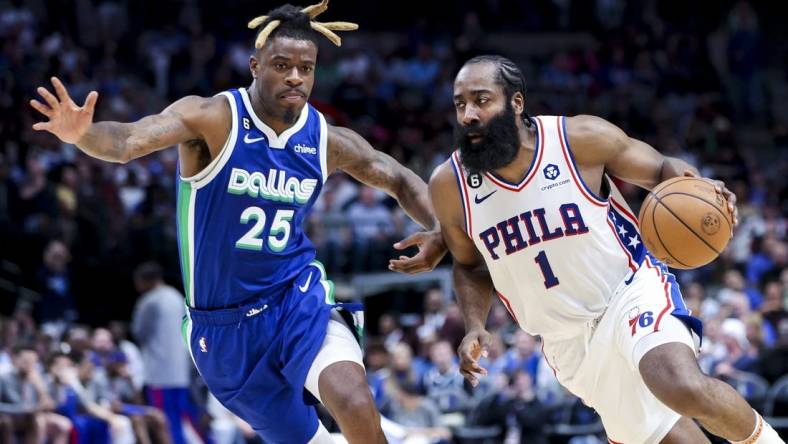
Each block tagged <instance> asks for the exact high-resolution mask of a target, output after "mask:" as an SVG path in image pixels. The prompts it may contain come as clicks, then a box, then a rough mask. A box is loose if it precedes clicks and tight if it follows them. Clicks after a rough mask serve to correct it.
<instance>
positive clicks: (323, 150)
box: [317, 112, 328, 183]
mask: <svg viewBox="0 0 788 444" xmlns="http://www.w3.org/2000/svg"><path fill="white" fill-rule="evenodd" d="M317 115H318V116H319V117H320V146H319V147H318V149H319V150H320V173H321V174H322V175H323V183H326V180H328V125H327V124H326V118H325V117H324V116H323V113H321V112H317Z"/></svg>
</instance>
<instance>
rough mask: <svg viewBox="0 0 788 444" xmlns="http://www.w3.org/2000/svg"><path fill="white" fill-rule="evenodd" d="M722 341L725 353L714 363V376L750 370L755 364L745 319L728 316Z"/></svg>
mask: <svg viewBox="0 0 788 444" xmlns="http://www.w3.org/2000/svg"><path fill="white" fill-rule="evenodd" d="M721 330H722V342H723V344H724V345H725V355H724V357H723V358H722V359H721V360H720V361H718V362H717V363H716V364H715V365H714V373H713V375H714V376H719V377H725V376H732V375H734V374H735V372H737V371H750V370H751V369H752V368H753V366H754V364H755V355H754V353H753V350H752V345H751V344H750V341H749V340H748V339H747V326H746V325H745V323H744V321H742V320H740V319H735V318H728V319H725V320H724V321H723V322H722V326H721Z"/></svg>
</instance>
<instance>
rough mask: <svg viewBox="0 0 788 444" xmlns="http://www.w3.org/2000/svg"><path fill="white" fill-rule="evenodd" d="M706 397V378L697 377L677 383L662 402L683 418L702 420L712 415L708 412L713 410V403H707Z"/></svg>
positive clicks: (707, 388)
mask: <svg viewBox="0 0 788 444" xmlns="http://www.w3.org/2000/svg"><path fill="white" fill-rule="evenodd" d="M708 397H709V384H708V381H707V377H706V376H703V375H699V376H695V377H689V378H687V379H686V380H679V381H677V382H676V387H675V388H674V389H673V390H672V391H671V392H669V393H668V394H667V395H666V399H665V401H663V402H664V403H665V404H666V405H667V406H668V407H670V408H671V409H673V410H674V411H676V412H678V413H680V414H681V415H683V416H688V417H691V418H703V417H705V416H707V415H708V414H710V413H713V412H712V411H710V409H712V408H713V403H711V402H709V399H708ZM660 399H661V398H660Z"/></svg>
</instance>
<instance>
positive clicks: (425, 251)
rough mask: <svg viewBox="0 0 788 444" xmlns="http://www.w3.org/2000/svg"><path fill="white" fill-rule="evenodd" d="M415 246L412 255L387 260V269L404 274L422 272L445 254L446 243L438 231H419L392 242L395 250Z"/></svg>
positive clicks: (433, 265) (433, 266) (427, 269)
mask: <svg viewBox="0 0 788 444" xmlns="http://www.w3.org/2000/svg"><path fill="white" fill-rule="evenodd" d="M414 245H415V246H417V247H418V248H419V252H418V253H416V254H415V255H414V256H413V257H408V256H400V257H399V258H398V259H391V260H390V261H389V270H391V271H397V272H400V273H406V274H416V273H423V272H425V271H430V270H432V269H433V268H435V266H436V265H438V263H439V262H440V261H441V259H443V256H444V255H445V254H446V243H445V242H444V241H443V235H442V234H441V232H440V231H420V232H418V233H414V234H411V235H410V236H408V237H406V238H405V239H403V240H401V241H399V242H397V243H396V244H394V248H396V249H397V250H404V249H406V248H408V247H412V246H414Z"/></svg>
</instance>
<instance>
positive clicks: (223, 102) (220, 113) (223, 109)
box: [164, 96, 232, 133]
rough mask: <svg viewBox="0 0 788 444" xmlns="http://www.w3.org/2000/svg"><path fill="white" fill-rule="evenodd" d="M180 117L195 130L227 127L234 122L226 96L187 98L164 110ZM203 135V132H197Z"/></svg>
mask: <svg viewBox="0 0 788 444" xmlns="http://www.w3.org/2000/svg"><path fill="white" fill-rule="evenodd" d="M164 112H165V113H170V114H174V115H177V116H179V117H180V118H181V119H182V120H183V122H184V123H185V124H187V125H189V126H191V127H192V128H193V129H194V130H205V129H210V128H211V127H212V126H225V125H222V124H223V123H226V124H228V125H226V126H228V127H229V123H230V122H231V121H232V116H231V115H230V103H229V102H228V101H227V98H226V97H224V96H214V97H200V96H186V97H183V98H182V99H180V100H178V101H176V102H174V103H173V104H172V105H170V106H169V107H167V109H165V110H164ZM197 132H199V133H202V131H197Z"/></svg>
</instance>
